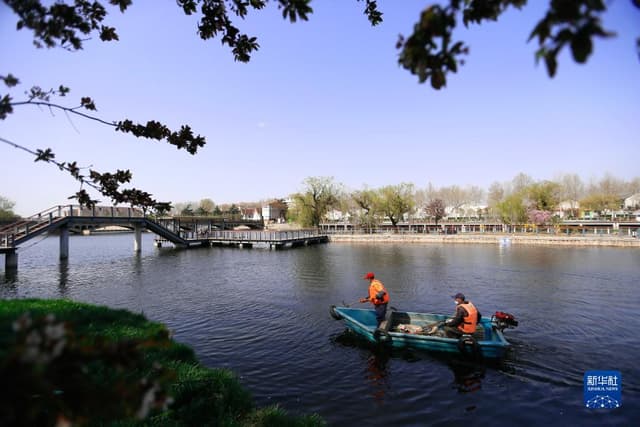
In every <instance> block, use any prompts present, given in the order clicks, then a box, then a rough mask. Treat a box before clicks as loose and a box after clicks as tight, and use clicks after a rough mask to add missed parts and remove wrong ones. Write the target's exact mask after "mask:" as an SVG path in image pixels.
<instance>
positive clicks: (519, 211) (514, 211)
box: [496, 193, 527, 224]
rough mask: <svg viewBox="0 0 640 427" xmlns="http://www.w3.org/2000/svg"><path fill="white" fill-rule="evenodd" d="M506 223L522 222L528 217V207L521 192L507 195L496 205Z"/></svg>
mask: <svg viewBox="0 0 640 427" xmlns="http://www.w3.org/2000/svg"><path fill="white" fill-rule="evenodd" d="M496 208H497V209H498V212H499V213H500V218H501V219H502V222H504V223H505V224H521V223H523V222H524V221H526V219H527V214H526V209H525V207H524V203H523V200H522V195H521V194H520V193H516V194H511V195H509V196H507V197H506V198H505V199H504V200H503V201H502V202H500V203H498V205H497V206H496Z"/></svg>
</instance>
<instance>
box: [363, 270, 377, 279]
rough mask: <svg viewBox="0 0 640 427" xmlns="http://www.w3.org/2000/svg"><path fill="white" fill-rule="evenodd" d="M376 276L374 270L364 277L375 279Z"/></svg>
mask: <svg viewBox="0 0 640 427" xmlns="http://www.w3.org/2000/svg"><path fill="white" fill-rule="evenodd" d="M375 277H376V276H375V275H374V274H373V273H372V272H368V273H367V274H365V275H364V277H363V279H374V278H375Z"/></svg>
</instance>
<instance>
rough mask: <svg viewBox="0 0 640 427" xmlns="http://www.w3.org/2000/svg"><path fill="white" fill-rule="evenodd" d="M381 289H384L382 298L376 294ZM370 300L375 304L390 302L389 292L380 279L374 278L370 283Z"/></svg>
mask: <svg viewBox="0 0 640 427" xmlns="http://www.w3.org/2000/svg"><path fill="white" fill-rule="evenodd" d="M380 291H384V296H383V297H382V299H381V300H379V299H376V295H377V294H378V292H380ZM369 301H371V303H372V304H373V305H380V304H386V303H388V302H389V293H388V292H387V290H386V289H385V288H384V285H383V284H382V282H381V281H379V280H378V279H373V280H372V281H371V284H370V285H369Z"/></svg>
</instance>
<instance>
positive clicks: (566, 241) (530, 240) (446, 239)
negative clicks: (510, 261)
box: [329, 233, 640, 248]
mask: <svg viewBox="0 0 640 427" xmlns="http://www.w3.org/2000/svg"><path fill="white" fill-rule="evenodd" d="M329 242H331V243H361V244H367V243H383V244H386V243H412V244H451V243H453V244H478V243H480V244H492V245H511V244H513V245H549V246H607V247H622V248H640V239H637V238H635V237H617V236H611V235H595V236H558V235H542V236H541V235H525V234H507V233H504V234H502V233H501V234H473V233H468V234H447V235H434V234H329Z"/></svg>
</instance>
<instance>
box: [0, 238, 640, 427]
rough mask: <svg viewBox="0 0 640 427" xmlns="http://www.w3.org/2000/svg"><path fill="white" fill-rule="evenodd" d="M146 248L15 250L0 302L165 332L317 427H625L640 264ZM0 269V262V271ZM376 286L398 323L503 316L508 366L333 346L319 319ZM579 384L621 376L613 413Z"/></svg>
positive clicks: (400, 252) (469, 248)
mask: <svg viewBox="0 0 640 427" xmlns="http://www.w3.org/2000/svg"><path fill="white" fill-rule="evenodd" d="M152 238H153V237H152V236H151V235H145V236H144V241H143V251H142V253H141V254H140V255H138V256H136V255H134V254H133V251H132V248H133V236H131V235H110V236H95V237H94V236H92V237H80V236H77V237H72V238H71V241H70V259H69V261H68V262H66V263H61V262H60V261H59V260H58V259H57V258H58V250H57V248H58V240H57V239H56V238H47V239H44V240H42V241H39V242H33V243H30V244H28V245H26V246H25V247H24V248H22V249H21V251H20V255H19V264H20V267H19V271H18V273H17V275H16V276H12V277H9V276H8V275H7V274H6V273H5V272H4V270H0V297H2V298H25V297H40V298H61V297H64V298H70V299H73V300H78V301H85V302H90V303H96V304H104V305H108V306H110V307H115V308H127V309H130V310H132V311H136V312H143V313H144V314H145V315H146V316H147V317H148V318H150V319H152V320H155V321H160V322H164V323H165V324H167V325H168V327H169V328H170V329H172V330H173V331H174V332H175V337H176V339H177V340H178V341H181V342H184V343H186V344H188V345H190V346H192V347H193V348H194V349H195V351H196V353H197V354H198V356H199V358H200V360H201V361H202V362H203V363H204V364H205V365H207V366H210V367H225V368H231V369H232V370H233V371H235V372H236V373H237V375H238V376H239V377H240V379H241V381H242V383H243V384H244V385H245V386H246V387H247V388H248V389H249V390H250V391H251V392H252V394H253V396H254V399H255V401H256V403H257V404H258V405H266V404H273V403H278V404H280V405H281V406H282V407H284V408H285V409H287V410H289V411H290V412H293V413H312V412H317V413H319V414H320V415H321V416H322V417H323V418H324V419H325V420H327V421H328V422H329V424H330V425H335V426H351V425H372V426H374V425H386V426H391V425H393V426H405V425H406V426H422V425H450V424H451V423H453V422H459V421H472V422H474V423H477V425H496V424H497V423H498V422H508V423H509V424H518V425H536V426H537V425H543V424H544V425H565V426H570V425H637V424H636V422H634V421H633V420H634V419H636V421H637V418H638V416H640V369H638V365H637V361H638V360H639V352H640V339H638V335H637V333H638V330H639V329H640V320H639V317H638V309H639V308H640V296H639V294H640V289H639V282H640V280H639V279H640V251H638V250H635V249H617V248H554V247H519V246H492V245H445V246H438V245H433V246H431V245H379V246H374V245H348V244H338V243H333V244H326V245H319V246H312V247H305V248H296V249H290V250H283V251H269V250H267V249H234V248H207V249H196V250H190V251H174V250H169V249H162V250H158V249H155V248H153V247H152V244H151V243H152ZM0 268H4V263H2V265H0ZM367 271H374V272H375V273H376V275H377V276H378V277H379V278H380V279H381V280H382V281H383V282H384V283H385V284H386V286H387V288H388V289H389V292H390V294H391V298H392V302H391V305H393V306H395V307H397V308H398V309H400V310H408V311H427V312H442V313H450V312H452V311H453V303H452V300H451V298H450V297H449V295H451V294H453V293H455V292H458V291H461V292H463V293H465V294H466V295H467V296H468V297H469V299H471V300H472V301H473V302H474V303H475V304H476V306H477V307H478V308H479V309H480V311H482V312H483V314H484V315H486V316H490V315H491V314H492V313H493V312H494V311H496V310H504V311H509V312H511V313H513V314H515V315H516V317H517V319H518V320H519V321H520V327H519V328H518V329H515V330H508V331H506V335H507V339H508V340H509V341H510V342H511V343H512V344H513V346H514V351H513V352H512V354H510V355H509V357H508V358H507V359H506V360H505V361H503V362H502V363H499V364H485V365H482V364H481V365H473V364H468V363H464V362H463V361H459V360H451V359H450V358H443V357H439V356H435V355H431V354H428V353H420V352H409V351H406V352H393V353H389V352H380V351H377V350H375V349H374V348H372V347H371V346H370V345H368V344H366V343H364V342H362V341H361V340H360V339H358V338H357V337H354V336H353V335H352V334H350V333H348V332H346V331H345V328H344V325H343V324H342V323H341V322H339V321H335V320H333V319H332V318H331V316H330V315H329V311H328V308H329V306H330V305H331V304H339V303H340V302H341V301H344V302H346V303H348V304H349V303H353V302H354V301H357V299H358V298H360V297H362V296H364V295H366V288H367V282H366V281H364V280H362V279H361V277H362V275H363V273H365V272H367ZM587 370H619V371H621V372H622V377H623V380H622V392H623V402H622V407H621V408H619V409H616V410H606V411H605V410H602V411H600V410H598V411H594V410H588V409H584V408H583V403H582V400H583V375H584V372H585V371H587Z"/></svg>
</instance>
